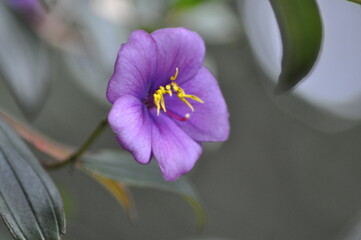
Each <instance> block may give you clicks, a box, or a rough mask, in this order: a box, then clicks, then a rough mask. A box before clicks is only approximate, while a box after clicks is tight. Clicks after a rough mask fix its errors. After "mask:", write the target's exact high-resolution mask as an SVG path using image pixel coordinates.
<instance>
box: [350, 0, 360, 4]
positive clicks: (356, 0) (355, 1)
mask: <svg viewBox="0 0 361 240" xmlns="http://www.w3.org/2000/svg"><path fill="white" fill-rule="evenodd" d="M347 1H349V2H353V3H358V4H361V0H347Z"/></svg>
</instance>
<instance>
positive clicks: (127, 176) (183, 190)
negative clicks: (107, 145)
mask: <svg viewBox="0 0 361 240" xmlns="http://www.w3.org/2000/svg"><path fill="white" fill-rule="evenodd" d="M82 163H83V168H84V169H86V170H89V171H91V172H94V173H97V174H100V175H102V176H104V177H106V178H110V179H113V180H116V181H118V182H121V183H125V184H127V185H131V186H136V187H151V188H156V189H161V190H165V191H169V192H173V193H176V194H179V195H181V196H182V197H184V198H185V199H186V200H187V201H188V203H189V204H190V205H191V206H192V208H193V209H194V210H195V212H196V214H197V217H198V224H199V227H202V226H203V225H204V223H205V213H204V210H203V208H202V206H201V204H200V203H201V201H200V198H199V196H198V194H197V193H196V191H195V189H194V187H193V186H192V185H191V183H190V182H189V181H188V180H187V178H186V177H181V178H180V179H179V180H177V181H174V182H167V181H165V180H164V179H163V176H162V174H161V172H160V170H159V167H158V166H157V164H156V163H155V161H152V162H151V163H150V164H149V165H146V166H144V165H141V164H139V163H137V162H135V160H134V159H133V157H132V156H131V155H130V154H129V153H125V152H119V151H112V150H105V151H102V152H100V153H98V154H91V155H87V156H85V157H84V159H83V161H82Z"/></svg>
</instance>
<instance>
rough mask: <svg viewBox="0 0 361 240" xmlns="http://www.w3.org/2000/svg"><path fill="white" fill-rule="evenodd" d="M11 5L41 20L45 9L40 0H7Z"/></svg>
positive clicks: (33, 18)
mask: <svg viewBox="0 0 361 240" xmlns="http://www.w3.org/2000/svg"><path fill="white" fill-rule="evenodd" d="M7 1H8V3H9V5H10V6H11V7H12V8H14V9H15V10H17V11H19V12H20V13H21V14H23V15H25V16H26V17H28V18H29V19H32V20H34V21H37V20H40V19H41V18H42V17H43V15H44V9H43V7H42V5H41V3H40V2H39V0H7Z"/></svg>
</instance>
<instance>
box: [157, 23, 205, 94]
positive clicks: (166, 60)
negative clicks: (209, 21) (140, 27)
mask: <svg viewBox="0 0 361 240" xmlns="http://www.w3.org/2000/svg"><path fill="white" fill-rule="evenodd" d="M151 35H152V37H153V38H154V40H155V41H156V43H157V46H158V64H157V71H156V76H157V78H156V79H155V81H154V82H153V84H152V88H151V90H152V91H155V90H157V89H158V88H159V86H165V85H166V84H168V83H169V82H170V77H171V76H173V75H174V73H175V71H176V68H179V75H178V78H177V83H178V84H180V83H182V82H185V81H187V80H189V79H190V78H192V77H193V76H194V75H195V74H196V73H197V71H198V69H199V68H200V67H201V66H202V62H203V59H204V55H205V45H204V42H203V39H202V38H201V37H200V36H199V35H198V34H197V33H195V32H192V31H190V30H188V29H186V28H164V29H159V30H157V31H154V32H153V33H152V34H151Z"/></svg>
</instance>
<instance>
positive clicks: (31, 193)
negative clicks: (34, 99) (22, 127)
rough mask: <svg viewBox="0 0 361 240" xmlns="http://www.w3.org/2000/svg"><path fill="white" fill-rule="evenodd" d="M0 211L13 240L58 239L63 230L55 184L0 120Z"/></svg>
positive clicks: (60, 203) (60, 207)
mask: <svg viewBox="0 0 361 240" xmlns="http://www.w3.org/2000/svg"><path fill="white" fill-rule="evenodd" d="M0 214H1V216H2V218H3V219H4V221H5V223H6V225H7V227H8V228H9V230H10V231H11V233H12V234H13V236H14V238H15V239H17V240H59V239H60V234H64V233H65V218H64V211H63V204H62V200H61V198H60V195H59V193H58V190H57V188H56V187H55V185H54V184H53V182H52V181H51V179H50V178H49V175H48V174H47V173H46V172H45V171H44V170H43V168H42V167H41V166H40V164H39V162H38V161H37V160H36V159H35V157H34V155H33V154H32V153H31V152H30V151H29V149H28V148H27V146H26V145H25V144H24V143H23V142H22V140H21V139H20V138H19V137H18V136H17V135H16V134H15V133H14V132H13V130H12V129H11V128H10V127H9V126H8V125H6V124H5V123H4V122H2V121H1V120H0Z"/></svg>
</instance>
